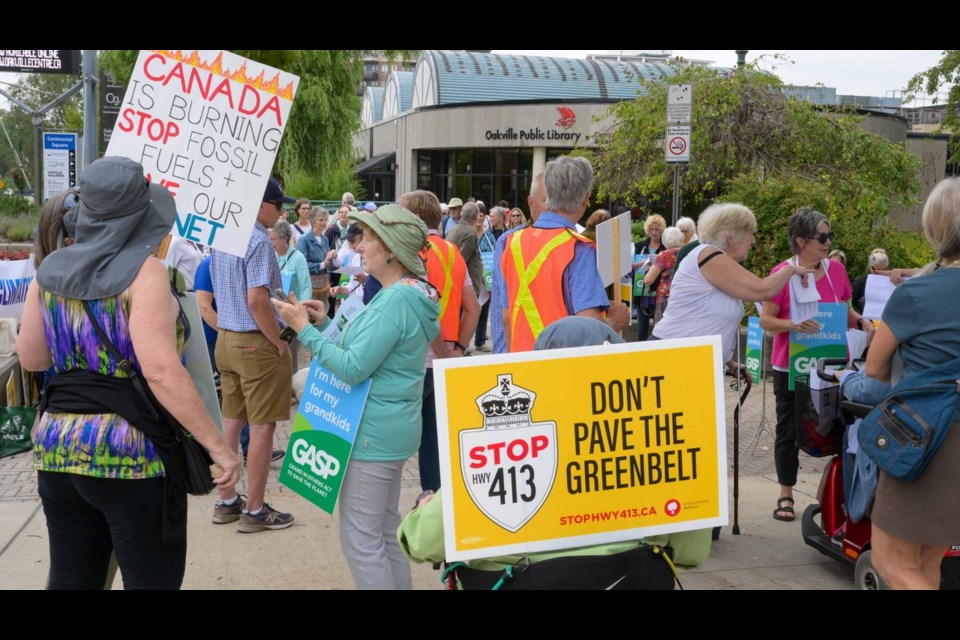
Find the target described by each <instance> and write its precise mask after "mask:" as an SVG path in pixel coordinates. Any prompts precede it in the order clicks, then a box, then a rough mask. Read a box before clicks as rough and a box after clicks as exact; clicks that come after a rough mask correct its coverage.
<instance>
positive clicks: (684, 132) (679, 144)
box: [664, 127, 690, 162]
mask: <svg viewBox="0 0 960 640" xmlns="http://www.w3.org/2000/svg"><path fill="white" fill-rule="evenodd" d="M664 139H665V140H666V144H665V145H664V152H665V153H664V159H665V160H666V161H667V162H690V127H667V135H666V136H665V138H664Z"/></svg>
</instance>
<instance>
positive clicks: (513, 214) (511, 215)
mask: <svg viewBox="0 0 960 640" xmlns="http://www.w3.org/2000/svg"><path fill="white" fill-rule="evenodd" d="M510 217H511V218H521V217H523V216H521V215H520V214H519V213H511V214H510Z"/></svg>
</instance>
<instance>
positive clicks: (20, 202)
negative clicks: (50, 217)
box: [0, 193, 40, 216]
mask: <svg viewBox="0 0 960 640" xmlns="http://www.w3.org/2000/svg"><path fill="white" fill-rule="evenodd" d="M39 212H40V208H39V207H37V206H36V205H35V204H33V203H32V202H30V201H29V200H27V199H26V198H22V197H20V196H16V195H14V196H10V195H7V194H5V193H0V216H19V215H20V214H24V213H30V214H33V215H36V214H37V213H39Z"/></svg>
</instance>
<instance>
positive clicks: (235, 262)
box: [210, 222, 283, 331]
mask: <svg viewBox="0 0 960 640" xmlns="http://www.w3.org/2000/svg"><path fill="white" fill-rule="evenodd" d="M210 276H211V277H212V279H213V295H214V297H215V298H216V299H217V326H218V327H219V328H221V329H226V330H228V331H257V330H259V329H260V327H259V326H257V321H256V320H255V319H254V318H253V314H251V313H250V309H249V307H248V306H247V290H248V289H256V288H257V287H267V290H268V292H269V295H270V296H271V297H272V296H273V290H274V289H279V288H280V287H281V286H282V283H281V280H280V267H279V265H278V264H277V256H276V253H275V252H274V250H273V246H272V245H271V244H270V238H269V237H268V236H267V228H266V227H264V226H263V225H262V224H260V223H259V222H256V223H254V225H253V233H251V234H250V242H249V243H248V244H247V255H246V256H245V257H243V258H239V257H237V256H234V255H230V254H229V253H226V252H224V251H214V253H213V259H212V260H211V262H210ZM273 314H274V316H275V317H276V318H277V322H278V323H279V324H280V326H281V327H282V326H283V323H282V322H280V316H278V315H277V312H276V310H274V312H273Z"/></svg>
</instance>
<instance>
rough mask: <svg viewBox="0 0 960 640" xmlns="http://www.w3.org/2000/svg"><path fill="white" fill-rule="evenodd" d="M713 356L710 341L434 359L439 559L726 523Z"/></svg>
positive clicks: (716, 349) (716, 341)
mask: <svg viewBox="0 0 960 640" xmlns="http://www.w3.org/2000/svg"><path fill="white" fill-rule="evenodd" d="M720 353H721V348H720V338H719V337H718V336H710V337H704V338H689V339H684V340H664V341H658V342H642V343H631V344H620V345H606V346H604V347H602V348H601V347H581V348H575V349H561V350H555V351H532V352H524V353H514V354H504V355H493V356H486V357H484V358H465V359H462V358H452V359H438V360H436V361H434V381H435V384H436V394H435V396H436V398H437V425H438V441H439V447H440V472H441V483H442V485H443V487H444V492H443V501H444V502H443V512H444V531H445V532H446V535H445V539H446V557H447V558H448V559H450V560H467V559H472V558H480V557H487V556H496V555H501V554H505V553H523V552H533V551H547V550H555V549H566V548H570V547H579V546H585V545H592V544H602V543H606V542H614V541H618V540H634V539H638V538H640V537H643V536H645V535H653V534H658V533H670V532H674V531H686V530H691V529H703V528H707V527H713V526H716V525H723V524H725V523H726V520H727V487H726V484H727V482H726V478H727V474H726V445H725V442H726V438H725V434H726V428H725V425H724V416H725V412H724V406H723V405H724V402H723V389H722V374H721V370H722V365H721V362H720ZM693 381H696V383H697V392H696V393H690V388H691V386H690V385H691V384H692V382H693Z"/></svg>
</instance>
